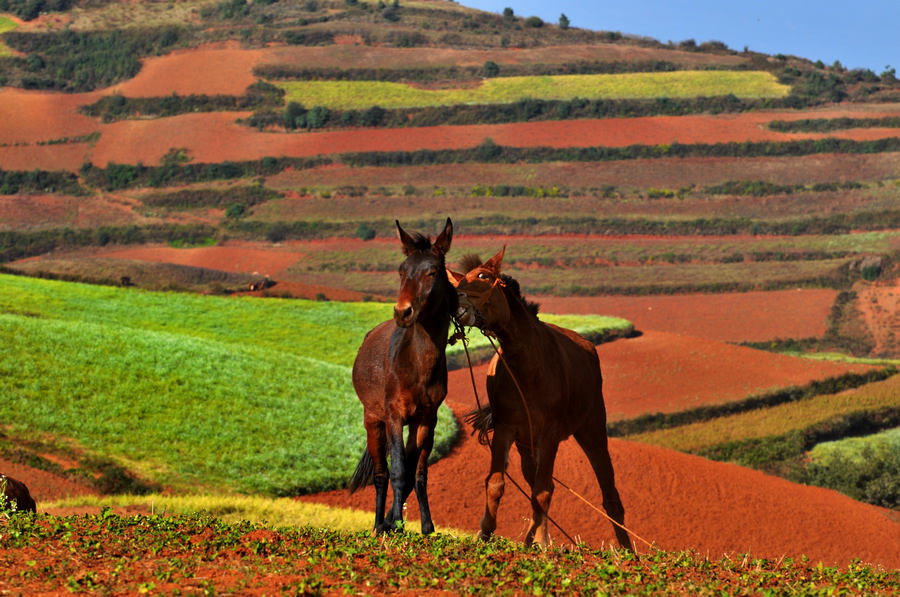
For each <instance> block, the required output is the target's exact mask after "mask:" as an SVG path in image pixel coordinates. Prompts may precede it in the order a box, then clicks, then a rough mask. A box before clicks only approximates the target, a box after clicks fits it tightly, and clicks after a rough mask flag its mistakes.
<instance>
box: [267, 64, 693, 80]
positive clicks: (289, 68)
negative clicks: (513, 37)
mask: <svg viewBox="0 0 900 597" xmlns="http://www.w3.org/2000/svg"><path fill="white" fill-rule="evenodd" d="M494 66H496V69H495V68H493V67H494ZM688 68H690V69H691V70H693V69H696V66H684V65H678V64H675V63H674V62H669V61H667V60H646V61H607V62H602V61H587V60H581V61H578V62H567V63H563V64H543V63H536V64H504V65H503V66H502V67H501V66H498V65H497V63H496V62H493V61H487V62H486V63H485V64H484V65H483V66H458V65H452V66H433V67H412V68H337V67H316V66H306V65H301V64H261V65H259V66H256V67H254V68H253V74H254V75H256V76H257V77H261V78H264V79H270V80H282V81H283V80H291V81H391V82H395V83H433V82H435V81H457V80H467V79H476V78H480V77H484V76H498V75H501V74H502V75H503V76H506V77H512V76H547V75H595V74H616V73H645V72H671V71H675V70H683V69H688Z"/></svg>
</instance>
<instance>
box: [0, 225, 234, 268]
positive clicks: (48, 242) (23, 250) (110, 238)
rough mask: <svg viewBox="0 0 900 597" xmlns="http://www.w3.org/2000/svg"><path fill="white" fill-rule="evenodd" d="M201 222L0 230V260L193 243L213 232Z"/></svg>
mask: <svg viewBox="0 0 900 597" xmlns="http://www.w3.org/2000/svg"><path fill="white" fill-rule="evenodd" d="M216 233H217V231H216V229H215V228H214V227H212V226H207V225H205V224H151V225H148V226H125V227H115V226H102V227H100V228H95V229H90V228H77V229H73V228H54V229H51V230H38V231H34V232H14V231H9V230H0V263H4V262H8V261H13V260H16V259H21V258H23V257H30V256H33V255H42V254H44V253H49V252H51V251H54V250H56V249H60V248H71V247H91V246H103V245H106V244H109V243H116V244H145V243H161V242H175V241H181V242H183V243H185V244H195V243H197V242H200V241H202V240H204V239H207V238H210V237H214V236H216Z"/></svg>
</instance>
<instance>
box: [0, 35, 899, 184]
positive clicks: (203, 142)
mask: <svg viewBox="0 0 900 597" xmlns="http://www.w3.org/2000/svg"><path fill="white" fill-rule="evenodd" d="M198 52H199V51H195V52H186V53H179V54H174V55H173V56H171V57H167V58H166V61H164V62H163V61H160V62H152V61H151V62H148V66H147V68H146V73H144V74H142V75H139V76H138V77H137V78H136V79H134V80H132V81H129V82H126V83H122V84H121V85H118V86H116V88H115V89H114V90H106V91H103V92H93V93H86V94H70V95H66V94H60V93H43V92H32V91H22V90H12V89H6V90H2V91H0V101H2V102H3V103H4V105H7V106H12V107H13V109H9V110H6V111H4V114H6V115H7V116H6V117H5V118H4V117H0V125H2V126H0V167H2V168H5V169H15V170H31V169H34V168H42V169H46V170H56V169H60V168H64V169H68V170H77V169H78V167H80V166H81V165H82V164H83V163H85V162H91V163H93V164H95V165H98V166H106V165H107V163H108V162H111V161H112V162H117V163H128V164H135V163H138V162H142V163H144V164H147V165H154V164H158V163H159V162H160V159H161V158H162V156H163V155H165V154H166V153H167V152H168V151H169V149H171V148H173V147H179V148H186V149H187V150H188V152H189V154H190V156H191V157H192V158H193V159H194V161H196V162H204V163H206V162H222V161H226V160H234V161H240V160H255V159H260V158H263V157H266V156H276V157H278V156H295V157H303V156H313V155H319V154H332V153H342V152H347V151H400V150H406V151H410V150H417V149H423V148H427V149H434V150H442V149H459V148H466V147H472V146H475V145H478V144H479V143H481V142H482V141H483V140H484V139H486V138H491V139H493V140H494V142H496V143H498V144H501V145H508V146H513V147H536V146H550V147H587V146H596V145H602V146H611V147H619V146H626V145H632V144H647V145H659V144H671V143H675V142H679V143H719V142H731V141H783V140H791V139H807V138H822V137H827V136H834V137H840V138H847V139H856V140H866V139H877V138H883V137H891V136H896V134H897V131H896V129H850V130H843V131H836V132H834V133H829V134H827V135H821V134H799V133H797V134H786V133H777V132H774V131H770V130H768V129H767V128H765V127H764V126H763V125H764V124H765V123H766V122H768V121H770V120H775V119H797V118H836V117H867V116H873V115H875V114H877V115H883V116H889V115H900V108H898V106H897V105H896V104H894V105H887V106H879V109H877V110H876V109H872V108H869V109H847V108H837V107H829V108H822V109H816V110H807V111H803V112H752V113H744V114H720V115H690V116H678V117H673V116H655V117H646V118H614V119H599V120H577V121H558V122H530V123H518V124H498V125H471V126H436V127H423V128H411V129H372V130H366V131H365V134H361V131H359V130H343V131H329V132H319V133H300V134H278V133H267V132H260V131H257V130H256V129H252V128H249V127H245V126H241V125H238V124H237V123H236V122H235V119H236V118H239V117H241V116H246V115H247V114H246V113H210V114H185V115H181V116H175V117H171V118H161V119H155V120H135V121H125V122H115V123H109V124H103V123H101V122H99V121H95V120H92V119H90V118H87V117H86V116H83V115H80V114H78V112H77V107H78V106H79V105H83V104H89V103H92V102H93V101H95V100H96V99H97V98H98V97H100V96H101V95H103V94H109V93H112V92H113V91H123V92H124V91H126V90H129V89H131V90H133V91H134V92H135V94H136V93H138V92H142V93H144V94H147V95H166V94H168V93H171V92H173V91H177V92H180V93H185V92H191V91H198V90H199V89H201V88H200V87H198V88H196V89H195V87H194V83H193V80H194V79H196V80H197V81H201V82H202V83H203V84H204V85H209V87H205V89H206V93H213V92H214V91H213V90H219V91H220V92H224V93H229V92H235V90H236V89H237V88H239V87H245V86H246V83H247V82H248V81H250V82H252V80H251V79H252V77H251V76H250V74H249V69H251V68H252V64H253V63H254V61H255V58H254V57H253V55H252V52H251V53H249V55H248V56H243V57H242V58H240V59H238V58H234V63H233V65H232V66H230V67H229V68H228V69H226V70H227V71H228V76H224V75H222V74H221V69H220V70H215V69H214V70H215V72H214V73H207V72H204V71H203V69H202V68H200V66H199V65H201V64H203V63H204V60H201V58H202V55H201V54H199V53H198ZM207 52H214V53H215V55H216V56H220V55H223V56H224V57H225V58H227V57H228V56H231V55H232V54H235V56H240V55H241V52H239V51H238V50H230V49H218V50H207ZM223 53H224V54H223ZM176 67H178V68H184V69H186V70H188V71H190V72H193V73H194V75H193V77H184V78H182V77H180V76H179V77H173V78H167V77H166V76H165V75H166V73H170V72H171V73H175V72H178V71H177V70H176ZM244 69H248V70H244ZM177 80H185V81H186V82H184V83H178V84H177V85H176V84H175V83H173V81H177ZM229 86H231V87H229ZM48 118H49V119H50V120H49V122H48V120H47V119H48ZM37 122H39V123H41V125H40V126H39V127H37V128H35V127H36V126H37V125H34V124H33V123H37ZM93 132H99V133H100V138H99V140H97V141H96V143H86V142H67V143H55V144H52V145H40V144H39V143H41V142H46V141H50V140H59V139H64V138H72V137H76V136H82V135H86V134H89V133H93Z"/></svg>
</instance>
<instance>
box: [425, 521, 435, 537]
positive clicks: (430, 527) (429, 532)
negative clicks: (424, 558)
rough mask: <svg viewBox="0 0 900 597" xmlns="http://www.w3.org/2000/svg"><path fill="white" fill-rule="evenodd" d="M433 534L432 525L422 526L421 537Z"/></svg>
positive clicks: (430, 523) (429, 523)
mask: <svg viewBox="0 0 900 597" xmlns="http://www.w3.org/2000/svg"><path fill="white" fill-rule="evenodd" d="M433 532H434V523H432V522H428V523H426V524H423V525H422V534H423V535H430V534H431V533H433Z"/></svg>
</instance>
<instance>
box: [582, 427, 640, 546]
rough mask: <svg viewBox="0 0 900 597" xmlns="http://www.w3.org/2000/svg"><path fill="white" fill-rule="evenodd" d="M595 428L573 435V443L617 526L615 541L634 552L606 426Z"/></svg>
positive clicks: (585, 429)
mask: <svg viewBox="0 0 900 597" xmlns="http://www.w3.org/2000/svg"><path fill="white" fill-rule="evenodd" d="M596 427H597V426H591V425H585V426H583V427H582V428H581V429H580V430H579V431H577V432H576V433H575V434H574V435H575V441H577V442H578V445H579V446H581V449H582V450H584V453H585V454H586V455H587V457H588V460H589V461H590V462H591V467H592V468H593V469H594V475H596V477H597V483H599V484H600V491H601V492H602V493H603V509H604V510H606V513H607V514H608V515H609V517H610V518H611V519H613V520H614V521H615V522H617V523H618V524H613V529H614V530H615V532H616V539H617V540H618V542H619V545H620V546H621V547H624V548H625V549H629V550H632V551H633V550H634V546H633V545H632V544H631V537H630V536H629V535H628V531H626V530H625V528H624V527H623V526H620V525H624V524H625V507H624V506H622V500H621V498H620V497H619V491H618V490H617V489H616V480H615V474H614V473H613V466H612V460H610V458H609V447H608V441H607V438H606V424H605V422H604V424H603V427H602V430H598V429H597V428H596Z"/></svg>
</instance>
